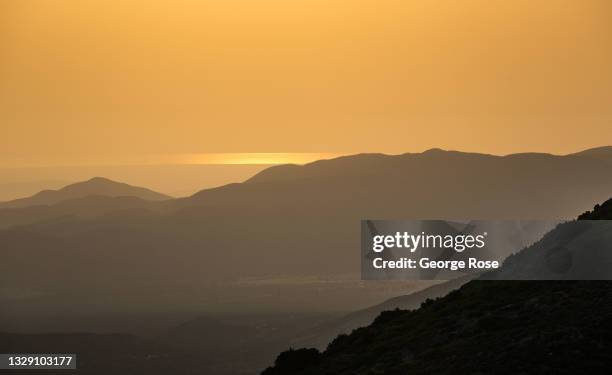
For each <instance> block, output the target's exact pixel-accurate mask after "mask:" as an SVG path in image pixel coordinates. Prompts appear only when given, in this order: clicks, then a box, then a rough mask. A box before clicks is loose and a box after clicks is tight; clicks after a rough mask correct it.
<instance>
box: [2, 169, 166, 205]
mask: <svg viewBox="0 0 612 375" xmlns="http://www.w3.org/2000/svg"><path fill="white" fill-rule="evenodd" d="M91 195H99V196H108V197H136V198H140V199H144V200H152V201H159V200H166V199H171V197H169V196H167V195H164V194H161V193H158V192H155V191H153V190H149V189H146V188H143V187H138V186H132V185H128V184H125V183H122V182H116V181H113V180H110V179H108V178H105V177H93V178H91V179H89V180H87V181H81V182H76V183H74V184H70V185H66V186H64V187H63V188H61V189H58V190H42V191H40V192H38V193H36V194H34V195H32V196H30V197H26V198H21V199H15V200H12V201H9V202H4V203H0V208H18V207H27V206H35V205H51V204H55V203H59V202H62V201H65V200H71V199H77V198H83V197H87V196H91Z"/></svg>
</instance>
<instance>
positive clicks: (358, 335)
mask: <svg viewBox="0 0 612 375" xmlns="http://www.w3.org/2000/svg"><path fill="white" fill-rule="evenodd" d="M610 202H611V201H608V202H606V203H604V204H603V205H601V206H596V207H595V209H594V210H593V211H591V212H590V213H588V214H585V215H582V218H589V219H590V218H592V217H597V218H598V219H606V220H610V219H612V215H610V211H608V210H606V209H604V208H602V207H609V205H610ZM558 230H560V229H559V228H557V229H555V230H554V231H558ZM554 231H553V232H554ZM525 251H532V250H529V249H526V250H525ZM519 255H520V254H519ZM504 266H505V265H504ZM610 316H612V283H611V282H609V281H547V282H545V281H483V280H478V281H471V282H469V283H467V284H466V285H464V286H462V287H461V288H460V289H458V290H456V291H453V292H451V293H450V294H449V295H447V296H446V297H443V298H440V299H437V300H433V301H432V300H429V301H427V302H425V303H424V304H423V305H422V306H421V308H420V309H418V310H414V311H405V310H394V311H387V312H383V313H382V314H381V315H380V316H379V317H378V318H377V319H376V320H375V321H374V323H372V324H371V325H369V326H367V327H364V328H360V329H357V330H355V331H353V333H351V334H350V335H341V336H339V337H337V338H336V339H335V340H334V341H333V342H332V343H331V344H330V345H329V346H328V348H327V349H326V350H325V351H324V352H322V353H319V352H317V351H313V350H308V351H306V350H305V349H301V350H290V351H287V352H284V353H282V354H281V355H279V357H278V359H277V360H276V363H275V366H274V367H271V368H268V369H267V370H266V371H264V372H263V374H265V375H285V374H302V375H304V374H338V375H341V374H447V373H449V372H452V373H461V374H464V373H467V374H471V373H494V374H516V373H554V374H575V373H588V374H593V373H597V374H600V373H601V374H603V373H607V372H608V370H609V366H610V364H612V322H611V320H610ZM296 364H299V366H297V365H296Z"/></svg>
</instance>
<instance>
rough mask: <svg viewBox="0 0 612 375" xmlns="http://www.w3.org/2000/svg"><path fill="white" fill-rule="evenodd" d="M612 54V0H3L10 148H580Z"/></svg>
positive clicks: (593, 138) (593, 128) (89, 152)
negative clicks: (611, 0)
mask: <svg viewBox="0 0 612 375" xmlns="http://www.w3.org/2000/svg"><path fill="white" fill-rule="evenodd" d="M611 66H612V2H610V1H608V0H593V1H589V0H581V1H578V0H548V1H546V0H542V1H522V0H513V1H485V0H477V1H472V0H466V1H451V0H448V1H442V0H438V1H436V0H431V1H421V0H419V1H417V0H412V1H411V0H371V1H370V0H364V1H359V0H351V1H349V0H209V1H206V0H202V1H196V0H191V1H187V0H173V1H161V0H142V1H136V0H104V1H100V0H88V1H82V0H3V1H1V2H0V126H1V134H2V140H1V142H0V160H2V162H3V163H4V165H13V164H14V165H33V166H36V165H47V164H49V163H51V164H54V165H72V164H81V163H84V162H87V161H94V160H103V161H104V163H107V164H119V165H121V164H129V163H133V160H142V159H143V158H144V159H146V158H148V157H149V155H164V158H165V159H164V160H167V161H170V162H177V163H180V162H181V160H184V159H182V158H183V157H184V155H186V154H206V153H303V152H304V153H343V154H345V153H355V152H387V153H401V152H407V151H422V150H424V149H427V148H431V147H441V148H451V149H460V150H467V151H482V152H490V153H497V154H505V153H510V152H516V151H526V150H532V151H547V152H553V153H568V152H572V151H577V150H580V149H583V148H588V147H593V146H598V145H603V144H611V143H612V121H611V120H612V105H611V103H612V69H611V68H610V67H611ZM175 156H176V157H175ZM289 161H292V160H289Z"/></svg>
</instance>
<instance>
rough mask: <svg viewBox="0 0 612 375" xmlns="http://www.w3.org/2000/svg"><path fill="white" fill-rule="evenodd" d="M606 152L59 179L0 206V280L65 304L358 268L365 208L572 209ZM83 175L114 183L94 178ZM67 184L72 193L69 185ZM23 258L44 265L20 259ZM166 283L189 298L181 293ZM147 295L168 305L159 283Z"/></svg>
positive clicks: (553, 213) (448, 214)
mask: <svg viewBox="0 0 612 375" xmlns="http://www.w3.org/2000/svg"><path fill="white" fill-rule="evenodd" d="M611 161H612V148H610V147H606V148H600V149H593V150H587V151H584V152H581V153H577V154H572V155H566V156H554V155H549V154H536V153H529V154H513V155H508V156H493V155H485V154H476V153H463V152H457V151H442V150H438V149H433V150H429V151H426V152H423V153H418V154H404V155H397V156H389V155H382V154H361V155H354V156H347V157H340V158H336V159H331V160H321V161H317V162H314V163H310V164H307V165H304V166H296V165H286V166H276V167H271V168H268V169H266V170H264V171H262V172H261V173H259V174H257V175H256V176H254V177H253V178H251V179H249V180H247V181H245V182H244V183H240V184H230V185H226V186H222V187H219V188H215V189H207V190H203V191H201V192H199V193H197V194H195V195H193V196H191V197H188V198H181V199H169V200H163V201H161V200H159V199H163V198H166V197H165V196H163V195H159V194H157V193H153V192H148V191H146V194H145V193H144V192H143V191H142V190H140V189H138V188H131V187H128V186H127V185H125V186H123V185H122V186H123V188H124V189H127V190H121V191H119V190H120V189H115V190H112V192H109V193H108V195H107V196H100V193H101V191H100V189H98V190H95V189H93V190H91V189H85V188H82V187H83V185H78V184H77V186H76V187H74V186H73V187H72V188H70V189H68V188H65V189H61V190H60V191H63V193H61V194H62V195H61V196H64V197H69V198H68V199H69V200H64V201H61V202H59V203H56V204H50V205H46V206H44V207H43V208H40V207H38V208H35V206H30V207H22V208H3V209H0V227H4V228H5V229H4V230H0V243H2V248H3V251H4V253H5V254H7V255H10V256H7V257H5V260H4V261H3V262H2V263H1V264H0V282H1V283H2V285H3V286H5V289H8V290H10V291H11V292H10V293H11V295H21V294H22V292H23V293H25V291H28V292H27V293H28V294H32V293H34V292H35V294H40V295H49V294H53V295H57V294H59V295H66V296H68V295H70V296H73V297H72V298H70V299H68V300H67V301H69V302H66V303H75V304H77V305H78V299H75V298H74V296H75V295H81V294H82V295H86V296H92V295H93V294H96V293H100V294H101V295H105V294H107V293H116V291H117V290H120V291H121V293H125V301H127V302H125V303H130V301H132V298H131V297H129V296H138V298H140V297H141V296H142V295H143V293H142V288H143V286H144V285H146V286H147V288H149V289H147V290H165V291H167V293H165V294H164V295H165V296H167V298H170V300H172V303H173V306H177V305H180V304H182V303H186V304H191V303H193V301H195V300H199V299H194V298H193V295H192V294H190V293H198V294H199V295H201V296H202V297H201V298H204V300H205V299H206V297H205V296H207V295H218V292H217V291H214V290H223V291H224V294H227V293H229V292H230V291H231V290H234V289H232V288H234V285H235V284H233V283H234V282H235V281H236V280H240V279H243V278H248V277H257V278H266V277H275V276H279V275H283V277H284V278H285V279H291V278H292V277H295V278H300V277H303V276H310V275H315V276H317V277H319V276H322V277H333V276H335V275H339V274H341V275H344V274H352V275H354V277H355V280H356V281H357V279H358V276H357V273H358V271H359V261H360V259H359V256H358V255H356V254H357V253H356V252H355V249H358V248H359V238H360V236H359V222H360V220H361V219H364V218H385V219H427V218H432V219H453V218H459V219H466V218H468V219H505V218H509V219H516V218H518V219H534V218H551V219H559V218H569V217H572V216H573V215H575V213H576V212H583V211H584V210H586V209H587V208H588V207H590V206H591V205H592V202H597V201H602V200H603V199H605V198H607V197H608V196H609V195H610V193H611V192H612V162H611ZM84 184H85V187H87V186H103V185H104V186H106V185H109V184H110V185H111V186H115V184H113V183H109V182H108V181H106V180H101V179H94V180H92V181H89V183H88V182H85V183H84ZM79 187H81V188H79ZM115 187H116V186H115ZM77 188H79V189H77ZM74 190H77V191H79V190H80V191H81V193H80V194H77V195H74V194H72V195H71V194H67V193H66V191H74ZM87 192H92V193H93V194H97V195H95V196H92V195H89V196H83V195H84V194H87ZM130 193H131V194H132V195H131V196H129V197H126V196H125V195H130ZM57 194H60V193H57V192H56V194H53V195H55V196H56V198H54V199H55V200H58V199H60V198H57V197H58V195H57ZM45 195H48V194H45ZM79 197H80V198H79ZM144 197H148V198H151V199H158V200H157V201H152V200H144V199H142V198H144ZM37 199H40V198H37ZM52 201H53V200H47V201H46V202H52ZM36 202H40V200H36ZM517 250H518V249H517ZM28 259H37V260H38V261H37V263H39V264H44V265H45V267H43V268H38V267H34V266H31V267H24V266H23V265H24V262H27V260H28ZM74 280H79V282H78V283H75V282H74ZM202 286H206V288H202ZM187 289H191V291H190V292H187V291H186V290H187ZM178 290H180V291H181V293H178V292H177V291H178ZM286 290H287V293H288V294H287V298H288V300H289V299H291V300H292V301H295V302H292V303H300V304H302V303H303V304H304V305H303V306H309V307H310V308H313V309H325V308H326V307H328V306H329V303H330V301H333V300H335V301H338V299H337V298H334V299H332V298H329V299H327V301H326V302H325V303H321V302H319V301H321V298H322V296H321V295H320V294H316V293H312V294H310V293H309V294H308V295H309V297H308V298H304V297H302V298H299V297H298V296H297V295H296V292H295V289H291V288H287V289H286ZM290 290H292V292H290ZM33 291H34V292H33ZM174 293H178V294H180V295H183V296H184V297H182V299H180V300H176V299H175V297H174V296H173V295H174ZM200 293H203V295H202V294H200ZM208 293H210V294H208ZM249 293H252V291H251V292H249ZM300 293H302V292H300ZM263 295H264V294H262V296H263ZM265 295H269V292H266V293H265ZM355 298H357V299H358V300H356V299H355V300H351V301H350V303H349V304H348V305H347V303H343V302H338V306H346V308H347V309H352V306H363V305H364V304H365V305H368V304H373V303H375V302H379V301H380V299H379V300H376V299H375V297H372V299H371V300H364V298H365V295H364V294H363V293H361V294H359V295H357V294H355ZM147 299H148V300H149V299H150V300H151V301H154V302H153V303H157V304H159V305H156V306H157V308H163V306H165V305H166V304H165V303H164V301H162V299H161V297H160V296H153V295H151V296H150V297H147ZM114 300H115V301H117V299H116V298H115V299H114ZM231 300H232V301H233V302H232V303H237V302H235V301H240V299H239V298H232V299H231ZM55 301H61V299H56V300H55ZM270 301H271V302H273V303H277V302H278V301H279V299H278V298H274V299H272V298H271V299H270ZM317 303H321V304H320V305H317ZM139 304H140V305H142V304H141V303H139ZM313 304H314V305H313ZM80 306H86V305H80ZM249 306H251V304H250V303H249V302H247V301H246V300H245V302H244V307H245V308H247V307H249ZM292 306H293V307H292ZM296 306H297V305H291V306H288V307H287V308H288V309H289V308H297V307H296ZM300 308H301V307H300ZM335 309H338V307H335Z"/></svg>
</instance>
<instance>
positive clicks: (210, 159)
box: [178, 152, 341, 165]
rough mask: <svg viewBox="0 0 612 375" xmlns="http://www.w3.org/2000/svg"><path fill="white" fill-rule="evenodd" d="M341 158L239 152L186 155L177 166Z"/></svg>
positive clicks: (301, 162) (302, 162)
mask: <svg viewBox="0 0 612 375" xmlns="http://www.w3.org/2000/svg"><path fill="white" fill-rule="evenodd" d="M338 156H341V154H336V153H295V152H239V153H207V154H187V155H184V156H182V157H181V158H180V160H179V161H178V164H225V165H228V164H229V165H235V164H241V165H246V164H251V165H253V164H259V165H272V164H306V163H310V162H313V161H316V160H321V159H330V158H334V157H338Z"/></svg>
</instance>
